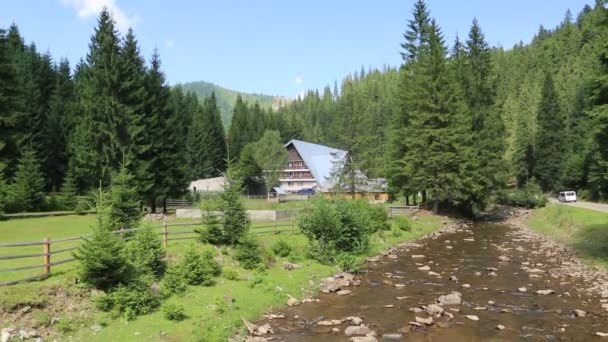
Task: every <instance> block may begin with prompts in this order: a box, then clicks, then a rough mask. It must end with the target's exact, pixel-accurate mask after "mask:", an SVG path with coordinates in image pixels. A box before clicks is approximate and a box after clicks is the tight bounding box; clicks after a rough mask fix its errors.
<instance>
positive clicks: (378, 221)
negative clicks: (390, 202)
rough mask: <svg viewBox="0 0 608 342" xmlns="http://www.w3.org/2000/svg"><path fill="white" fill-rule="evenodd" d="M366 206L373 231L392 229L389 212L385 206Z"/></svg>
mask: <svg viewBox="0 0 608 342" xmlns="http://www.w3.org/2000/svg"><path fill="white" fill-rule="evenodd" d="M366 204H367V203H366ZM366 207H367V214H368V215H369V219H370V221H371V226H370V231H371V232H372V233H375V232H379V231H384V230H390V229H391V226H390V225H389V224H388V213H387V212H386V209H385V208H384V207H383V206H380V205H373V204H367V205H366Z"/></svg>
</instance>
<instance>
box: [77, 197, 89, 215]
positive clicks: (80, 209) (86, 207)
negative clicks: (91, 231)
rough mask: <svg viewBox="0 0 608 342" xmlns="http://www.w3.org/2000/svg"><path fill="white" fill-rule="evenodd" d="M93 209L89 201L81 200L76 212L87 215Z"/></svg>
mask: <svg viewBox="0 0 608 342" xmlns="http://www.w3.org/2000/svg"><path fill="white" fill-rule="evenodd" d="M90 209H91V205H90V204H89V201H88V200H86V199H84V198H79V199H78V200H77V203H76V207H74V212H75V213H76V214H78V215H84V214H86V211H87V210H90Z"/></svg>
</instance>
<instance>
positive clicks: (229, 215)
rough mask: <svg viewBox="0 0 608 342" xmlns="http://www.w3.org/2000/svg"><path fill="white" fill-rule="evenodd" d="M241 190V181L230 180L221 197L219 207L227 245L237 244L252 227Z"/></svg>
mask: <svg viewBox="0 0 608 342" xmlns="http://www.w3.org/2000/svg"><path fill="white" fill-rule="evenodd" d="M241 190H242V189H241V181H240V180H230V179H229V181H228V182H226V185H225V187H224V191H223V192H222V194H221V195H220V204H219V205H220V210H221V211H222V213H223V218H222V229H223V231H224V232H223V233H224V234H223V236H224V241H223V242H224V243H225V244H229V245H235V244H237V243H238V242H239V241H240V240H241V239H242V238H244V237H245V235H246V234H247V231H249V227H250V225H251V223H250V221H249V217H248V216H247V212H246V211H245V206H244V205H243V202H242V200H241Z"/></svg>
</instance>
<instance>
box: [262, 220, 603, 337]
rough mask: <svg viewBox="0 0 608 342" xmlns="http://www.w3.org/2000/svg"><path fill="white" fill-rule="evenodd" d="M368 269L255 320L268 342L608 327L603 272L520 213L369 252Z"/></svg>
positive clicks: (535, 333) (563, 332) (565, 333)
mask: <svg viewBox="0 0 608 342" xmlns="http://www.w3.org/2000/svg"><path fill="white" fill-rule="evenodd" d="M367 269H368V272H367V273H366V274H364V275H362V276H361V277H360V279H358V280H359V281H360V285H359V286H348V287H342V289H345V290H348V291H352V292H351V293H348V292H344V293H345V294H344V295H338V294H337V293H328V294H323V293H322V294H320V296H319V297H318V300H319V301H316V302H314V301H313V302H307V303H303V304H301V305H299V306H294V307H291V308H288V309H286V310H284V311H282V312H280V313H275V314H281V315H284V316H285V318H278V319H272V320H266V321H262V322H258V323H259V324H265V323H268V324H269V326H270V327H271V328H272V330H273V331H274V334H273V335H269V336H272V338H273V341H350V340H353V341H360V342H365V341H376V340H391V341H400V340H407V341H449V342H455V341H522V340H523V341H589V340H594V339H596V338H599V336H597V335H596V334H597V333H608V309H606V308H603V307H602V306H601V305H602V304H608V291H605V290H606V288H608V282H607V281H608V277H607V276H606V274H605V273H604V272H600V271H597V270H594V269H589V268H587V267H585V266H584V265H582V264H581V263H580V262H579V261H578V260H576V258H575V257H574V256H573V254H572V253H571V252H570V251H569V250H568V249H567V248H565V247H563V246H561V245H559V244H557V243H554V242H552V241H551V240H549V239H546V238H545V237H543V236H539V235H537V234H535V233H533V232H531V231H529V230H528V229H526V228H525V226H524V225H523V224H522V221H521V218H512V219H510V220H509V221H508V222H506V223H487V222H486V223H477V224H475V225H468V224H460V225H458V226H456V227H450V228H448V229H446V230H444V231H443V232H440V233H436V234H434V235H432V236H430V237H427V238H425V239H423V240H420V241H418V243H409V244H404V245H402V246H401V247H399V248H397V249H396V250H394V251H390V252H389V253H386V254H385V255H384V256H381V257H379V258H372V261H370V262H369V263H368V267H367ZM347 283H348V282H347ZM332 290H333V289H332ZM453 291H457V292H458V294H456V293H454V292H453ZM602 292H603V293H602ZM448 294H451V295H449V296H448V297H441V296H445V295H448ZM602 294H603V295H604V297H605V298H603V297H602ZM446 300H447V301H450V300H453V301H454V302H458V301H461V302H460V303H458V304H453V305H450V304H449V303H447V302H446ZM440 301H442V302H443V305H430V304H441V303H439V302H440ZM604 307H606V305H605V306H604ZM349 317H350V318H349ZM359 319H360V320H361V324H363V326H358V327H354V326H355V325H356V324H359V323H360V322H359ZM410 322H418V323H410ZM427 323H431V324H427ZM353 333H359V335H357V334H353ZM349 335H350V336H349Z"/></svg>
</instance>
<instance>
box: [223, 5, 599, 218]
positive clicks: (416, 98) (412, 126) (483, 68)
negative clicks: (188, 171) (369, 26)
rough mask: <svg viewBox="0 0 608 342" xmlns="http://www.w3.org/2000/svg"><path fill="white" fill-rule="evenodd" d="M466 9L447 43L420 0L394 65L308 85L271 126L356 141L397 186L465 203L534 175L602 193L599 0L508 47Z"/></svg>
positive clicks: (547, 184) (359, 156)
mask: <svg viewBox="0 0 608 342" xmlns="http://www.w3.org/2000/svg"><path fill="white" fill-rule="evenodd" d="M471 19H472V21H473V24H472V26H471V30H470V32H469V33H468V35H467V36H466V37H460V38H458V39H457V40H456V41H455V42H445V41H444V39H443V35H442V33H441V28H440V23H437V22H436V21H435V20H434V19H432V17H431V14H430V13H429V11H428V10H427V8H426V5H425V3H424V2H423V1H418V2H417V3H416V6H415V8H414V10H413V18H411V19H410V21H409V24H408V27H407V29H406V32H405V34H404V40H403V41H402V42H401V47H402V56H403V64H402V65H401V66H400V67H399V68H393V67H385V68H384V69H383V70H361V71H360V72H355V73H353V74H352V75H350V76H348V77H346V78H345V79H344V80H342V82H341V85H340V86H339V87H338V86H337V85H334V87H333V89H332V88H330V87H329V86H328V87H326V88H325V89H324V91H323V92H322V93H319V92H317V91H310V92H308V93H307V95H306V97H305V98H304V99H302V100H296V101H294V102H293V103H292V104H291V105H289V106H286V107H285V108H282V109H280V110H279V111H278V112H276V113H272V114H270V115H269V116H268V117H267V119H266V120H267V122H266V127H267V128H269V129H276V130H279V131H280V132H281V135H282V138H283V139H284V140H285V141H287V140H289V139H291V138H300V139H304V140H308V141H313V142H318V143H323V144H328V145H331V146H336V147H340V148H344V149H348V150H351V151H352V152H353V154H354V156H355V160H356V162H357V163H358V165H359V166H360V167H361V168H362V169H364V170H365V171H367V173H368V174H369V175H371V176H384V177H387V178H388V179H389V183H390V185H391V191H392V192H393V193H394V194H409V193H413V192H417V191H424V190H427V191H429V192H431V193H432V194H433V197H434V198H435V199H439V200H440V201H441V202H446V203H449V204H452V205H457V206H462V205H464V206H465V207H470V206H471V205H473V204H475V205H483V203H484V202H487V200H488V199H489V198H490V197H491V196H492V195H493V194H494V193H495V192H496V191H497V190H499V189H502V188H505V187H507V186H518V187H520V188H524V187H526V186H527V185H528V184H529V183H534V184H536V183H538V184H539V185H540V186H541V187H542V189H543V190H544V191H557V190H559V189H562V188H568V189H576V190H580V191H583V195H585V196H586V197H587V198H591V199H608V127H607V124H608V108H607V103H608V84H607V77H608V76H607V72H608V26H607V25H608V22H607V11H606V8H605V2H604V1H600V0H598V1H597V2H596V3H595V5H594V7H591V6H585V8H583V9H582V11H581V12H580V13H579V14H578V15H577V16H576V17H574V16H573V15H572V14H571V13H570V12H569V11H568V12H566V13H565V15H564V19H563V22H562V23H561V24H560V25H559V26H558V27H556V28H553V29H548V28H544V27H542V26H541V27H540V29H539V31H538V33H537V34H536V36H535V37H534V39H533V40H532V42H530V43H529V44H524V43H520V44H517V45H516V46H514V47H513V48H510V49H505V48H502V47H496V48H492V47H490V46H488V44H487V42H486V40H485V37H484V35H483V32H482V23H483V22H482V19H481V20H480V22H479V23H478V22H477V20H473V18H471ZM396 44H397V42H396ZM233 120H234V119H233ZM234 122H235V121H233V125H234ZM238 127H242V131H238V130H237V127H234V128H233V131H231V134H230V136H233V137H237V136H239V137H241V136H243V135H244V136H247V134H246V133H243V132H248V131H250V129H248V128H250V127H252V124H247V123H240V124H239V125H238ZM243 143H244V142H241V143H240V144H243Z"/></svg>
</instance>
